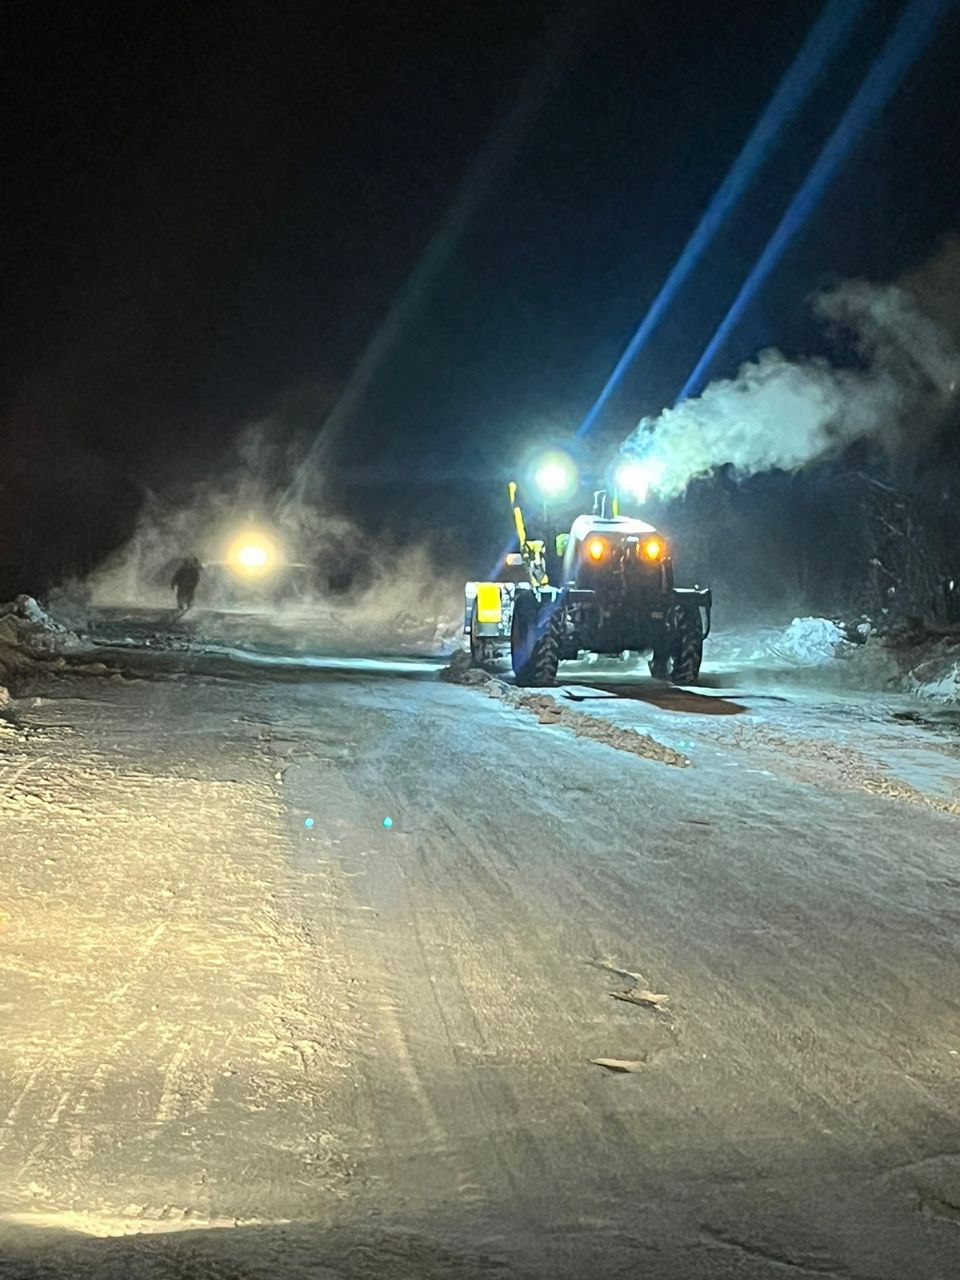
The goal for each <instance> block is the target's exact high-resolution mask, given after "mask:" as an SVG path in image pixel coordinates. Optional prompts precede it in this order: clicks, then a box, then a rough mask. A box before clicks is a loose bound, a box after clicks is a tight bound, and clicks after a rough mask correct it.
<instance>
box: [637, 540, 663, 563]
mask: <svg viewBox="0 0 960 1280" xmlns="http://www.w3.org/2000/svg"><path fill="white" fill-rule="evenodd" d="M637 550H638V551H639V552H640V555H641V556H642V557H643V559H644V560H659V559H661V557H662V556H663V553H664V550H665V548H664V545H663V543H662V542H661V540H660V539H659V538H647V539H646V541H645V542H641V543H640V545H639V547H638V548H637Z"/></svg>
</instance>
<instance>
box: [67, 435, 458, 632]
mask: <svg viewBox="0 0 960 1280" xmlns="http://www.w3.org/2000/svg"><path fill="white" fill-rule="evenodd" d="M304 448H305V446H304V442H303V439H302V438H299V437H298V436H297V435H296V434H294V435H291V432H290V430H289V428H288V427H287V426H286V425H285V423H284V422H283V420H282V416H278V417H273V418H269V419H265V420H263V421H260V422H255V423H252V424H248V425H247V426H246V427H245V428H244V429H243V430H242V431H241V432H240V433H239V436H238V439H237V442H236V444H235V447H234V450H233V453H232V456H231V457H229V458H227V459H226V460H225V462H224V465H223V466H222V468H221V470H220V473H219V474H218V475H217V476H215V477H214V478H212V479H204V480H201V481H197V482H195V483H193V484H190V485H184V486H180V487H178V488H177V490H176V491H175V492H169V493H166V494H163V495H158V494H148V495H147V496H146V498H145V500H144V503H143V506H142V508H141V511H140V515H139V519H138V521H137V526H136V529H135V531H134V533H133V536H132V537H131V538H130V539H129V540H128V541H127V543H126V544H125V545H124V546H123V547H121V548H119V549H118V550H117V551H116V552H115V553H114V554H112V555H111V556H109V557H108V558H107V559H106V560H105V561H104V562H103V563H102V564H101V565H99V566H98V567H97V568H96V569H95V570H94V571H93V572H92V573H91V574H90V575H89V576H88V577H87V578H86V579H85V580H84V581H83V582H68V583H64V584H62V585H61V587H60V589H59V590H58V591H57V592H56V593H54V595H53V597H52V598H53V599H54V600H55V603H56V607H57V610H58V614H59V616H62V617H65V618H69V619H75V620H76V622H77V625H80V624H81V623H83V621H84V619H85V617H86V614H85V612H84V611H85V610H86V609H88V608H92V609H106V610H109V611H113V612H116V613H119V614H121V615H131V616H132V615H134V614H137V613H140V614H144V613H146V614H150V615H154V616H156V617H162V616H163V615H165V614H166V615H170V614H172V611H173V604H174V597H173V593H172V591H171V578H172V575H173V572H174V570H175V568H176V566H177V564H178V563H179V562H180V560H181V559H182V558H183V557H184V556H187V555H196V556H197V557H198V558H199V559H200V561H201V562H202V564H203V574H202V576H201V581H200V587H199V589H198V592H197V599H196V608H195V610H194V611H193V612H191V613H190V614H188V615H187V619H188V622H189V625H190V627H191V630H192V631H193V633H194V634H196V635H198V636H202V638H204V639H208V640H211V641H220V640H223V639H224V638H229V639H230V640H232V641H236V640H237V639H238V638H243V639H248V640H251V641H254V640H257V639H258V638H260V639H262V638H263V637H264V636H265V635H266V634H267V632H268V631H269V633H270V635H271V637H272V638H274V639H275V638H276V635H275V634H274V633H279V632H280V631H282V632H283V641H284V643H285V644H287V645H288V646H289V647H290V648H291V649H292V650H297V649H315V648H316V647H317V646H318V645H319V646H320V647H324V646H326V647H332V648H335V649H336V650H337V651H338V652H344V653H346V652H358V653H367V652H384V651H394V650H406V649H409V648H411V647H412V648H414V649H416V648H417V647H418V646H419V647H425V648H426V649H427V650H432V649H434V648H437V647H438V646H441V647H442V645H443V644H444V643H445V642H446V641H448V640H449V637H451V636H452V635H453V634H454V632H455V631H456V628H457V626H458V625H459V623H460V620H461V618H462V599H463V579H462V577H461V576H460V575H456V574H454V573H453V572H452V569H451V567H450V566H443V567H442V568H441V567H438V565H437V564H436V563H435V559H434V557H433V555H432V554H431V552H430V550H429V549H428V548H427V547H425V546H420V545H412V546H397V545H394V544H393V543H392V542H390V541H389V540H388V539H384V538H377V537H374V536H372V535H371V534H370V533H368V532H367V531H365V530H364V529H362V528H361V527H360V526H359V525H358V524H357V523H355V522H354V521H353V520H351V519H350V518H348V517H346V516H344V515H342V514H340V513H338V512H336V511H333V510H331V509H330V508H329V506H327V505H326V504H325V503H324V502H323V501H322V499H320V498H319V497H318V498H307V497H303V496H298V497H291V492H290V476H291V474H295V473H296V471H297V468H298V466H299V464H300V462H301V459H302V457H303V453H304ZM243 530H262V531H263V532H264V533H267V534H269V535H270V536H271V539H273V540H275V542H276V543H277V544H278V545H279V547H280V548H281V549H282V562H281V564H280V565H279V567H278V570H277V572H276V573H273V574H271V575H268V576H267V577H266V578H265V579H264V580H262V581H261V582H256V581H244V580H239V579H238V578H237V577H236V576H235V575H234V574H233V573H232V572H231V571H230V568H229V566H228V565H227V564H226V563H225V559H226V552H227V548H228V546H229V544H230V543H231V542H232V540H233V538H234V536H235V535H236V534H238V533H239V532H241V531H243ZM258 617H259V618H261V619H263V622H262V623H261V622H258V621H257V619H258ZM168 621H169V619H168Z"/></svg>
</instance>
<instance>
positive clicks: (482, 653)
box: [470, 609, 497, 667]
mask: <svg viewBox="0 0 960 1280" xmlns="http://www.w3.org/2000/svg"><path fill="white" fill-rule="evenodd" d="M496 656H497V650H496V645H494V643H493V642H492V641H490V640H487V639H485V638H484V637H483V636H480V635H478V634H477V611H476V609H474V610H473V612H472V613H471V614H470V661H471V663H472V664H473V665H474V666H475V667H484V666H486V665H487V663H488V662H492V661H493V660H494V658H495V657H496Z"/></svg>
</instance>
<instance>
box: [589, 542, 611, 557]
mask: <svg viewBox="0 0 960 1280" xmlns="http://www.w3.org/2000/svg"><path fill="white" fill-rule="evenodd" d="M606 554H607V540H606V538H588V539H587V555H588V556H589V558H590V559H591V560H593V561H595V562H596V561H599V560H602V559H603V557H604V556H605V555H606Z"/></svg>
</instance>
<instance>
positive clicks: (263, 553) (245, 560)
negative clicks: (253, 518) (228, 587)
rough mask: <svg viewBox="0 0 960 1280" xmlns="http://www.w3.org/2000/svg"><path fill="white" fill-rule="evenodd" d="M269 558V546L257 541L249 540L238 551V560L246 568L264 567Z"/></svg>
mask: <svg viewBox="0 0 960 1280" xmlns="http://www.w3.org/2000/svg"><path fill="white" fill-rule="evenodd" d="M269 559H270V555H269V552H268V551H267V548H266V547H264V546H261V545H260V544H259V543H256V542H248V543H247V545H246V546H245V547H241V548H240V550H239V551H238V552H237V560H238V562H239V563H240V564H242V565H243V567H244V569H262V568H263V566H264V565H265V564H266V563H267V561H268V560H269Z"/></svg>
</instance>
